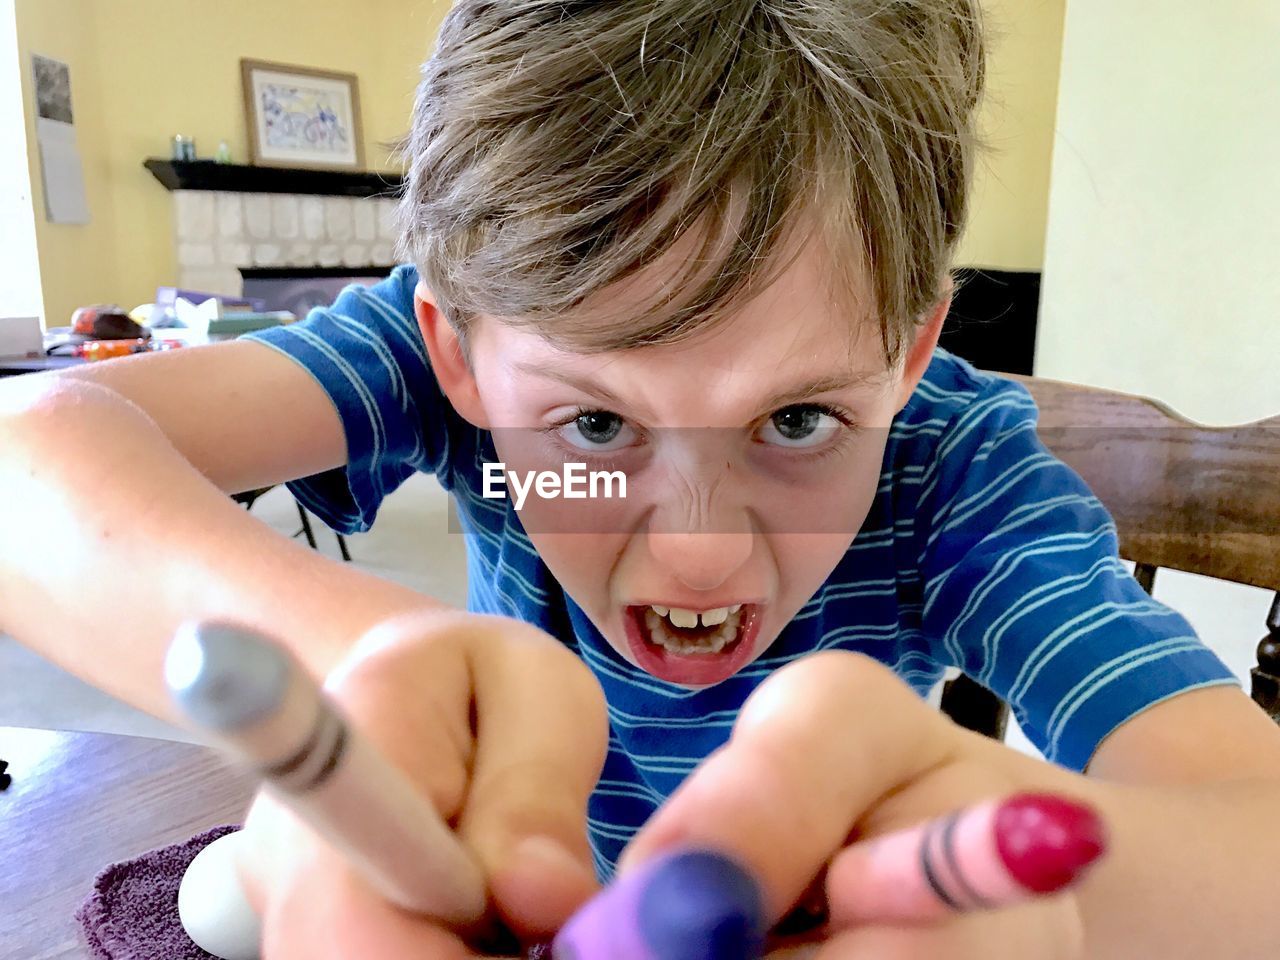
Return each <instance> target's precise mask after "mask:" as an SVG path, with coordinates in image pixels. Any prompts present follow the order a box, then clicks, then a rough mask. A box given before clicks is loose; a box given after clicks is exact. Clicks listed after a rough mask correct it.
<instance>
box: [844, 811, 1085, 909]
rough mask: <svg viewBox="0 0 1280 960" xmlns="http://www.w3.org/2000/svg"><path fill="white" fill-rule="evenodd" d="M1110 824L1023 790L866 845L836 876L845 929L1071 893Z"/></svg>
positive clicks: (848, 854)
mask: <svg viewBox="0 0 1280 960" xmlns="http://www.w3.org/2000/svg"><path fill="white" fill-rule="evenodd" d="M1106 848H1107V841H1106V836H1105V830H1104V827H1103V823H1102V820H1101V819H1100V818H1099V816H1098V814H1097V813H1096V812H1095V811H1094V810H1092V809H1091V808H1090V807H1088V806H1085V805H1084V804H1081V803H1078V802H1076V801H1074V800H1068V799H1066V798H1064V797H1059V796H1055V795H1052V794H1030V793H1028V794H1019V795H1016V796H1013V797H1010V798H1007V799H1005V800H1003V801H994V802H989V803H984V804H980V805H978V806H975V807H971V808H969V809H967V810H960V811H957V812H956V813H952V814H949V815H947V816H944V817H940V818H938V819H936V820H932V821H929V822H928V823H924V824H921V825H920V826H916V827H910V828H908V829H906V830H901V831H899V832H897V833H891V834H888V835H886V836H883V837H877V838H875V839H873V840H868V841H865V842H864V843H861V844H856V845H854V846H853V847H850V848H849V849H847V850H846V851H844V853H842V854H840V856H838V857H837V858H836V859H835V860H834V861H833V862H832V865H831V869H830V871H829V874H828V878H829V883H828V894H829V896H830V898H831V915H832V919H833V921H834V922H835V923H836V924H838V925H839V926H850V925H853V924H856V923H885V922H904V923H919V922H928V921H933V920H938V919H942V918H945V917H946V916H948V915H951V914H955V913H967V912H970V911H975V910H992V909H998V908H1001V907H1007V906H1012V905H1014V904H1017V903H1021V902H1023V901H1025V900H1030V899H1033V898H1035V897H1040V896H1046V895H1048V894H1052V893H1056V892H1058V891H1060V890H1064V889H1066V888H1067V887H1069V886H1071V885H1072V884H1074V883H1076V882H1077V881H1079V880H1080V879H1081V878H1082V877H1083V876H1084V874H1085V872H1086V871H1087V870H1088V869H1089V867H1091V866H1092V865H1093V864H1094V863H1095V862H1096V861H1097V860H1098V859H1099V858H1100V857H1101V856H1102V855H1103V854H1104V853H1105V852H1106Z"/></svg>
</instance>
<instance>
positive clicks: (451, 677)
mask: <svg viewBox="0 0 1280 960" xmlns="http://www.w3.org/2000/svg"><path fill="white" fill-rule="evenodd" d="M348 663H349V666H348V667H347V668H346V669H345V671H344V672H340V673H335V675H333V676H331V678H330V683H329V685H330V686H331V687H332V688H333V690H334V692H335V695H336V696H338V697H339V698H340V699H341V700H342V701H343V702H344V704H345V705H346V706H347V707H348V709H350V711H351V712H352V714H353V717H354V718H355V720H356V723H357V725H359V726H360V727H361V728H362V729H363V730H364V731H365V732H366V733H367V734H368V735H369V736H370V738H371V739H373V740H374V741H375V742H376V743H378V745H379V747H380V748H381V749H383V751H384V752H385V753H386V754H387V755H388V757H389V758H390V759H392V760H393V761H394V762H396V763H397V764H399V765H400V766H401V767H402V768H403V769H404V770H405V771H406V772H408V773H409V774H410V776H411V777H412V778H413V780H414V781H415V782H416V783H417V784H419V785H420V786H421V787H422V789H424V790H426V791H427V792H428V793H429V794H430V795H431V796H432V798H433V800H434V801H435V803H436V806H437V808H438V809H439V810H441V812H442V813H443V814H444V815H445V816H446V817H447V818H450V819H454V820H456V823H457V828H458V831H459V833H460V834H461V836H462V838H463V840H464V841H465V842H466V843H467V844H468V846H469V847H470V848H471V849H472V850H473V852H475V854H476V855H477V857H478V858H479V860H480V862H481V865H482V867H483V868H484V870H485V872H486V874H487V876H488V878H489V884H490V889H491V893H492V895H493V899H494V901H495V904H496V905H497V907H498V910H499V913H500V914H501V915H502V916H503V919H505V920H507V922H508V924H509V925H510V926H512V927H513V928H514V929H515V930H516V931H517V932H518V933H520V934H522V935H525V936H538V935H542V934H546V933H549V932H551V931H553V930H554V929H555V928H556V927H558V926H559V924H560V923H561V922H563V920H564V919H566V918H567V916H568V915H569V914H570V913H571V912H572V911H573V910H574V909H576V907H577V906H578V905H579V904H580V903H581V902H582V901H583V900H585V899H586V898H587V897H589V896H590V895H591V893H593V892H594V890H595V880H594V874H593V872H592V870H591V868H590V866H589V864H590V852H589V849H588V845H587V834H586V805H587V798H588V796H589V795H590V792H591V790H592V788H593V787H594V785H595V782H596V780H597V779H599V774H600V770H601V768H602V766H603V763H604V756H605V749H606V746H607V738H608V726H607V721H606V715H605V708H604V698H603V693H602V692H601V691H600V688H599V685H598V684H597V683H596V681H595V679H594V678H593V677H592V676H591V674H590V672H589V671H588V670H587V668H586V667H585V666H584V665H583V664H582V663H581V662H580V661H579V660H578V659H577V658H576V657H575V656H573V654H572V653H571V652H570V651H568V650H567V649H566V648H565V647H564V646H563V645H562V644H560V643H558V642H557V641H555V640H553V639H552V638H551V637H549V636H547V635H546V634H544V633H543V632H542V631H540V630H537V629H536V628H534V627H531V626H529V625H528V624H524V623H521V622H519V621H515V620H509V619H507V618H502V617H482V616H475V615H469V614H457V613H452V612H447V611H446V612H434V611H433V612H428V613H425V614H421V615H417V614H415V615H412V616H408V617H402V618H398V619H396V620H393V621H390V622H388V623H386V624H384V625H382V626H381V627H379V628H378V629H377V630H376V631H373V632H372V633H371V634H369V635H367V636H366V637H365V638H363V639H362V640H361V642H360V644H359V645H358V647H357V649H356V650H355V651H353V655H352V657H351V659H350V660H349V661H348ZM525 841H532V842H529V843H527V844H526V843H525ZM522 845H523V846H522Z"/></svg>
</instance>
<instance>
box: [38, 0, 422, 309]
mask: <svg viewBox="0 0 1280 960" xmlns="http://www.w3.org/2000/svg"><path fill="white" fill-rule="evenodd" d="M446 9H447V4H446V3H444V2H443V0H439V2H434V3H432V2H423V0H347V2H333V0H326V2H322V3H318V2H315V0H218V2H216V3H210V2H208V0H17V14H18V43H19V49H20V54H21V57H22V61H21V62H22V64H23V93H24V98H25V102H26V103H27V104H28V130H29V135H30V136H31V138H32V142H31V143H30V147H29V155H30V163H31V173H32V178H33V184H35V185H36V186H35V187H34V191H33V192H34V194H35V197H34V202H35V205H36V214H37V216H36V219H37V234H38V237H37V239H38V244H39V249H40V265H41V272H42V276H43V280H44V295H45V311H46V317H47V322H48V324H49V325H50V326H58V325H62V324H65V323H67V322H68V318H69V316H70V313H71V311H72V310H73V309H74V308H75V307H76V306H78V305H81V304H85V303H95V302H102V301H114V302H118V303H120V304H122V305H123V306H124V307H125V308H126V309H130V308H132V307H134V306H136V305H137V304H139V303H147V302H150V301H151V300H152V299H153V298H154V296H155V288H156V287H157V286H159V285H162V284H167V283H171V282H173V280H174V278H175V276H176V269H177V268H176V264H175V260H174V256H175V253H174V243H173V212H172V197H171V195H170V194H169V192H168V191H167V190H165V189H164V188H163V187H162V186H161V185H160V184H159V183H158V182H157V181H156V180H155V179H154V178H153V177H152V176H151V174H150V173H148V172H147V171H146V170H144V169H143V167H142V161H143V160H144V159H146V158H147V157H153V156H167V155H168V152H169V138H170V137H171V136H172V135H173V134H175V133H184V134H186V135H188V136H192V137H195V139H196V143H197V146H198V147H199V150H200V152H201V154H202V155H212V154H213V152H214V151H215V150H216V148H217V146H218V141H220V140H224V139H225V140H226V141H227V142H228V143H229V144H230V146H231V149H232V155H233V157H234V158H235V159H236V160H237V161H238V162H242V163H243V162H247V157H248V148H247V134H246V129H245V121H244V106H243V99H242V95H241V86H240V58H241V57H253V58H257V59H262V60H278V61H282V62H285V63H298V64H305V65H309V66H316V67H323V68H328V69H333V70H343V71H347V72H350V73H355V74H357V75H358V76H359V78H360V97H361V107H362V112H363V115H364V134H365V141H366V143H365V158H366V164H367V165H368V166H369V167H370V168H371V169H387V168H388V166H389V161H388V151H387V150H386V149H385V147H384V145H383V144H384V143H385V142H386V141H391V140H394V139H395V138H397V137H399V136H400V135H401V134H403V133H404V132H405V129H406V127H407V124H408V117H409V110H410V107H411V105H412V94H413V87H414V83H415V80H416V75H417V71H418V67H419V65H420V64H421V62H422V60H423V59H424V58H425V57H426V56H427V54H428V52H429V50H430V47H431V45H432V42H433V41H434V38H435V34H436V31H437V29H438V27H439V23H440V20H441V19H442V18H443V16H444V12H445V10H446ZM32 53H40V54H44V55H46V56H51V57H55V58H58V59H61V60H65V61H67V62H68V63H70V65H71V81H72V96H73V99H74V107H75V114H76V127H77V132H78V136H79V138H80V146H81V151H82V154H83V156H84V167H85V181H86V189H87V191H88V196H89V206H90V212H91V215H92V217H93V222H92V223H91V224H90V225H88V226H70V225H55V224H50V223H48V222H47V220H46V218H45V215H44V209H43V206H44V202H43V196H42V194H41V192H40V191H41V190H42V187H41V186H39V184H40V173H39V162H38V155H37V153H36V145H35V142H34V130H35V128H34V119H33V117H34V111H32V110H31V109H30V104H31V102H32V101H31V89H30V88H31V78H30V72H31V71H30V55H31V54H32Z"/></svg>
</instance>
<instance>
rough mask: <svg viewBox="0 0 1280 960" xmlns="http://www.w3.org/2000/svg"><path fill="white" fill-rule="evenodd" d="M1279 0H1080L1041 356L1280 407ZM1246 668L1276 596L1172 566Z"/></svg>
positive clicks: (1057, 370) (1234, 418)
mask: <svg viewBox="0 0 1280 960" xmlns="http://www.w3.org/2000/svg"><path fill="white" fill-rule="evenodd" d="M1278 50H1280V3H1276V2H1275V0H1220V2H1217V3H1203V2H1202V0H1166V2H1164V3H1160V4H1153V3H1151V2H1150V0H1068V4H1067V14H1066V23H1065V28H1064V35H1063V51H1062V72H1061V76H1060V78H1059V85H1058V90H1059V98H1058V117H1057V131H1056V137H1055V143H1054V150H1053V169H1052V179H1051V182H1050V190H1049V216H1048V232H1047V237H1046V244H1045V264H1044V281H1043V292H1042V301H1041V316H1040V332H1039V342H1038V345H1037V351H1036V372H1037V373H1038V374H1039V375H1041V376H1047V377H1054V378H1057V379H1062V380H1072V381H1077V382H1083V383H1090V384H1096V385H1098V386H1105V387H1110V388H1114V389H1120V390H1125V391H1129V392H1133V393H1140V394H1146V395H1148V396H1153V397H1157V398H1159V399H1161V400H1164V401H1165V402H1166V403H1168V404H1170V405H1171V406H1172V407H1174V408H1175V409H1177V410H1179V411H1180V412H1182V413H1184V414H1185V415H1187V416H1189V417H1191V418H1193V419H1196V420H1200V421H1202V422H1206V423H1237V422H1244V421H1248V420H1253V419H1261V418H1263V417H1267V416H1272V415H1276V414H1280V55H1278V54H1277V51H1278ZM1156 596H1157V597H1158V598H1160V599H1161V600H1164V601H1165V602H1167V603H1169V604H1171V605H1172V606H1174V607H1177V608H1178V609H1179V610H1181V611H1182V612H1183V613H1184V614H1185V615H1187V616H1188V617H1189V618H1190V619H1191V621H1192V623H1193V624H1194V625H1195V626H1196V628H1197V630H1198V631H1199V632H1200V634H1201V636H1203V637H1204V638H1205V639H1206V640H1207V641H1208V642H1209V643H1210V644H1212V645H1213V646H1214V647H1215V649H1217V650H1219V651H1220V652H1221V653H1222V654H1223V656H1224V657H1225V658H1226V659H1227V661H1228V663H1229V664H1231V666H1233V667H1234V668H1235V669H1236V670H1237V672H1239V673H1241V674H1243V673H1244V672H1245V671H1246V670H1247V667H1248V666H1249V665H1250V664H1251V663H1252V660H1253V649H1254V646H1255V645H1256V643H1257V641H1258V640H1259V639H1260V638H1261V636H1262V634H1263V632H1264V629H1263V620H1264V617H1265V615H1266V612H1267V608H1268V606H1269V603H1270V597H1269V595H1267V594H1266V593H1264V592H1263V591H1261V590H1255V589H1250V588H1241V587H1234V586H1229V585H1223V584H1218V583H1206V582H1204V581H1202V580H1200V579H1199V578H1194V577H1189V576H1187V575H1185V574H1177V573H1171V572H1167V571H1166V572H1162V573H1161V575H1160V577H1159V578H1158V579H1157V582H1156Z"/></svg>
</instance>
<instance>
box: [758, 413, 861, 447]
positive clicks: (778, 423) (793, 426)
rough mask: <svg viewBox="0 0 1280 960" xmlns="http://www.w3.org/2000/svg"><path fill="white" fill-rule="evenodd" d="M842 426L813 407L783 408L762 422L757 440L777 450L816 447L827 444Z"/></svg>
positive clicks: (832, 417) (827, 414) (833, 418)
mask: <svg viewBox="0 0 1280 960" xmlns="http://www.w3.org/2000/svg"><path fill="white" fill-rule="evenodd" d="M840 426H841V423H840V421H839V420H837V419H836V418H835V417H834V416H832V415H831V414H830V413H829V412H827V410H826V409H825V408H823V407H820V406H815V405H814V404H797V405H795V406H791V407H783V408H782V409H781V410H779V411H777V412H776V413H774V414H773V416H771V417H770V418H769V419H768V420H766V421H765V424H764V426H763V427H761V428H760V439H761V440H762V441H764V442H765V443H771V444H774V445H775V446H779V447H793V448H795V447H818V446H822V444H824V443H827V442H828V441H829V440H830V439H831V438H832V437H833V436H834V435H835V433H836V431H838V430H839V429H840Z"/></svg>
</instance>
